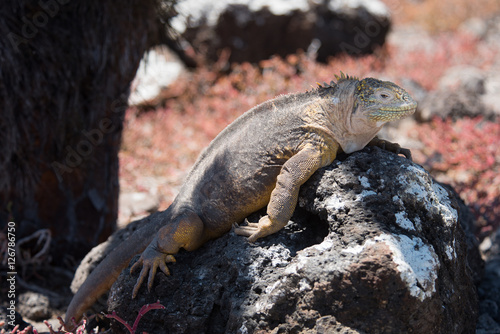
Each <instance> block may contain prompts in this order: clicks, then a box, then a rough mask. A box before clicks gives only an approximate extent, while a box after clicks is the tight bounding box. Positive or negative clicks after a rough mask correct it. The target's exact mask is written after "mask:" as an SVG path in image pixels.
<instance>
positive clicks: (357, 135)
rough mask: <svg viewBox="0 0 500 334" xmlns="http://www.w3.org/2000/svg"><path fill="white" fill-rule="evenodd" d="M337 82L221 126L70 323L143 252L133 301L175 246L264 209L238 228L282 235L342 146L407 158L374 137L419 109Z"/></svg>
mask: <svg viewBox="0 0 500 334" xmlns="http://www.w3.org/2000/svg"><path fill="white" fill-rule="evenodd" d="M335 77H336V79H337V82H334V81H332V82H331V83H330V84H324V85H319V87H317V88H315V89H313V90H310V91H307V92H305V93H296V94H289V95H282V96H279V97H277V98H275V99H272V100H269V101H267V102H264V103H262V104H260V105H258V106H256V107H254V108H252V109H250V110H249V111H247V112H246V113H244V114H243V115H242V116H240V117H239V118H238V119H236V120H235V121H234V122H233V123H232V124H230V125H229V126H228V127H226V128H225V129H224V130H223V131H222V132H221V133H220V134H219V135H218V136H217V137H216V138H215V139H214V140H213V141H212V142H211V143H210V145H209V146H208V147H207V148H206V149H205V150H204V151H203V152H202V153H201V155H200V157H199V158H198V160H197V161H196V163H195V164H194V166H193V168H192V169H191V171H190V173H189V174H188V176H187V178H186V180H185V182H184V184H183V186H182V187H181V189H180V191H179V195H178V196H177V197H176V198H175V200H174V201H173V203H172V205H171V206H170V207H169V208H168V209H167V210H165V211H164V212H162V213H161V215H162V216H163V218H162V221H161V222H160V223H158V222H156V223H154V224H149V225H148V224H146V225H145V226H143V227H141V228H140V229H138V230H137V231H136V232H134V234H133V235H131V236H130V237H129V238H128V239H127V240H126V241H124V242H123V243H122V244H121V245H120V246H119V247H117V248H116V249H114V250H113V251H112V252H111V253H110V254H109V255H108V256H107V257H106V258H105V259H104V260H103V261H102V262H101V263H100V264H99V265H98V266H97V267H96V269H95V270H94V271H93V272H92V273H91V274H90V275H89V277H88V278H87V280H86V281H85V282H84V283H83V285H82V286H81V287H80V289H79V290H78V292H77V293H76V295H75V296H74V298H73V300H72V301H71V304H70V305H69V307H68V311H67V313H66V323H69V322H68V321H69V320H70V319H71V318H72V317H75V318H76V319H77V320H78V319H79V318H80V317H81V314H82V313H83V312H84V311H85V310H86V309H87V308H88V307H90V306H91V305H92V304H93V303H94V302H95V301H96V300H97V298H98V297H99V296H100V295H102V294H103V293H105V292H106V291H107V290H108V289H109V288H110V287H111V285H112V284H113V282H114V281H115V280H116V278H117V277H118V275H119V274H120V272H121V271H122V270H123V269H124V268H125V267H126V266H127V265H128V263H129V261H130V260H131V259H132V258H133V256H134V255H136V254H139V253H140V252H142V255H141V256H140V258H139V260H138V261H137V262H136V263H135V264H134V265H133V266H132V268H131V270H130V272H131V273H132V272H134V271H136V270H137V269H140V268H142V269H141V272H140V274H139V277H138V279H137V283H136V285H135V287H134V290H133V294H132V298H134V297H135V296H136V295H137V293H138V291H139V288H140V287H141V285H142V283H143V281H144V280H145V279H146V277H147V278H148V284H147V286H148V290H150V289H151V287H152V284H153V280H154V277H155V274H156V271H157V269H158V268H160V270H161V271H163V272H164V273H165V274H166V275H169V274H170V272H169V269H168V268H167V265H166V263H169V262H175V258H174V256H173V255H174V254H176V253H177V252H178V251H179V249H180V248H184V249H185V250H188V251H192V250H195V249H197V248H198V247H200V246H201V245H203V244H204V243H205V242H207V241H208V240H210V239H214V238H217V237H220V236H222V235H223V234H225V233H227V232H228V231H230V230H231V228H232V227H233V224H234V223H236V222H241V221H242V220H243V219H244V218H245V217H247V216H248V215H249V214H251V213H253V212H255V211H257V210H259V209H261V208H263V207H265V206H266V205H267V215H266V216H264V217H262V218H261V219H260V220H259V222H258V223H255V224H248V226H237V227H236V228H235V229H234V231H235V232H236V233H237V234H239V235H244V236H248V240H249V241H250V242H254V241H256V240H257V239H259V238H263V237H265V236H268V235H270V234H273V233H275V232H278V231H279V230H281V229H282V228H283V227H284V226H285V225H286V224H287V223H288V221H289V219H290V218H291V216H292V213H293V211H294V209H295V206H296V204H297V198H298V193H299V187H300V186H301V185H302V184H303V183H304V182H305V181H306V180H307V179H308V178H309V177H310V176H311V175H312V174H313V173H314V172H315V171H316V170H317V169H318V168H321V167H324V166H327V165H329V164H331V163H332V162H333V160H334V159H335V157H336V156H337V153H338V152H339V151H340V150H342V151H343V152H345V153H351V152H354V151H357V150H361V149H362V148H363V147H365V146H366V145H382V146H385V148H386V149H389V150H390V151H392V152H395V153H402V154H404V155H405V156H406V157H407V158H411V155H410V151H409V150H407V149H402V148H401V147H400V146H399V145H398V144H394V143H389V142H385V141H381V140H379V139H378V138H376V137H375V135H376V134H377V132H378V131H379V130H380V128H381V127H382V125H383V124H384V123H386V122H388V121H391V120H395V119H399V118H402V117H404V116H408V115H411V114H413V113H414V112H415V109H416V106H417V104H416V102H415V101H414V100H413V99H412V98H411V96H410V95H409V94H408V93H407V92H406V91H404V90H403V89H402V88H400V87H399V86H397V85H395V84H394V83H392V82H389V81H381V80H378V79H374V78H365V79H362V80H359V79H357V78H355V77H350V76H348V75H345V74H343V73H342V72H341V75H340V76H335Z"/></svg>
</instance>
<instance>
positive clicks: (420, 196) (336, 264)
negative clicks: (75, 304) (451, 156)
mask: <svg viewBox="0 0 500 334" xmlns="http://www.w3.org/2000/svg"><path fill="white" fill-rule="evenodd" d="M465 211H466V207H465V206H463V205H461V203H460V201H459V199H458V198H457V196H456V194H455V193H454V192H452V191H450V190H449V189H448V188H447V187H445V186H443V185H441V184H439V183H438V182H436V181H434V180H433V179H432V178H431V177H430V175H429V174H428V173H427V172H426V171H425V170H424V169H423V168H422V167H420V166H418V165H416V164H413V163H412V162H410V161H408V160H406V159H404V158H402V157H398V156H396V155H394V154H392V153H389V152H385V151H382V150H380V149H378V148H367V149H365V150H363V151H361V152H357V153H354V154H352V155H349V156H343V157H341V158H340V160H336V161H335V162H334V163H333V164H332V165H330V166H328V167H326V168H323V169H321V170H319V171H318V172H317V173H315V174H314V176H313V177H312V178H311V179H310V180H309V181H308V182H307V183H306V184H304V185H303V186H302V189H301V193H300V199H299V205H298V207H297V209H296V211H295V214H294V216H293V217H292V221H291V222H290V223H289V224H288V225H287V227H286V228H285V229H283V230H282V231H280V232H278V233H276V234H275V235H272V236H269V237H266V238H264V239H263V240H259V241H257V242H256V243H254V244H250V243H248V241H247V240H246V239H245V238H243V237H241V236H236V235H235V234H234V233H232V232H231V233H228V234H226V235H225V236H223V237H221V238H219V239H217V240H214V241H211V242H208V243H207V244H205V245H204V246H203V247H202V248H201V249H199V250H197V251H194V252H180V253H179V254H178V255H177V256H176V259H177V263H175V264H171V265H170V266H169V267H170V270H171V273H172V275H171V276H169V277H167V276H165V275H164V274H163V273H161V272H159V273H157V274H156V278H155V281H154V285H153V289H152V290H151V292H150V293H148V292H147V289H146V288H145V287H142V288H141V290H140V292H139V295H138V296H137V297H136V299H134V300H132V299H131V292H132V289H133V286H134V284H135V281H136V279H137V274H135V275H132V276H131V275H129V274H128V270H125V271H124V272H123V273H122V275H121V276H120V277H119V278H118V280H117V282H116V283H115V284H114V285H113V287H112V289H111V291H110V296H109V299H108V306H109V312H112V311H115V312H116V314H117V315H118V316H120V317H122V318H123V319H124V320H126V321H127V322H128V323H129V324H132V323H133V322H134V320H135V319H136V317H137V315H138V312H139V310H140V309H141V307H142V306H143V305H145V304H152V303H154V302H156V301H158V300H159V301H160V302H161V304H162V305H164V306H165V309H158V310H152V311H149V312H148V313H147V314H145V315H143V314H142V313H143V312H142V313H140V315H143V317H142V320H141V321H140V323H139V327H138V330H137V332H140V333H142V332H143V331H146V332H148V333H259V332H260V333H264V332H265V333H291V332H293V333H332V332H338V333H409V332H411V333H472V332H474V330H475V328H476V320H477V314H478V302H477V295H476V289H475V286H474V282H473V281H474V279H473V276H474V273H473V269H471V267H472V268H477V266H471V265H473V264H474V263H473V262H477V261H480V260H478V258H479V256H478V250H477V247H475V245H476V244H475V243H474V242H473V241H472V242H471V240H473V237H472V236H468V238H466V236H465V233H464V229H462V227H461V224H463V225H464V227H466V231H469V230H470V226H468V225H469V224H470V223H471V221H470V215H469V216H468V215H467V212H465ZM261 214H262V213H261ZM258 218H259V213H256V214H254V216H251V217H250V218H249V220H251V221H253V220H257V219H258ZM475 270H478V269H475ZM112 326H113V332H114V333H126V332H127V330H126V329H125V328H124V327H123V325H122V324H120V323H118V322H115V321H113V325H112Z"/></svg>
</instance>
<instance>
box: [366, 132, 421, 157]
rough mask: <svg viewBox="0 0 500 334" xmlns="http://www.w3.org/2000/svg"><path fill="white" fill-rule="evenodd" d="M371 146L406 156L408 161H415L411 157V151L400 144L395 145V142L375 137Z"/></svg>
mask: <svg viewBox="0 0 500 334" xmlns="http://www.w3.org/2000/svg"><path fill="white" fill-rule="evenodd" d="M369 145H371V146H377V147H380V148H381V149H383V150H386V151H389V152H392V153H396V154H402V155H404V156H405V158H406V159H408V160H410V161H413V159H412V157H411V151H410V150H409V149H407V148H403V147H401V146H400V145H399V144H398V143H393V142H390V141H387V140H383V139H379V138H377V137H375V138H373V139H372V141H371V142H370V143H369Z"/></svg>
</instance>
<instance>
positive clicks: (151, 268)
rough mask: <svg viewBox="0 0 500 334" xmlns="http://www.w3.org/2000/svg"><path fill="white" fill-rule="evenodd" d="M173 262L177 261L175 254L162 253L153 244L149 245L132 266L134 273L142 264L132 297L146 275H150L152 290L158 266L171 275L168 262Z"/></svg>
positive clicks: (149, 284) (149, 285)
mask: <svg viewBox="0 0 500 334" xmlns="http://www.w3.org/2000/svg"><path fill="white" fill-rule="evenodd" d="M172 262H175V258H174V256H173V255H170V254H165V253H161V252H159V251H157V250H155V249H154V248H152V247H151V246H148V248H146V250H145V251H144V252H143V253H142V254H141V257H140V258H139V260H138V261H137V262H136V263H134V265H133V266H132V268H130V273H131V274H132V273H134V272H135V271H136V270H137V269H138V268H140V267H141V266H142V269H141V273H140V274H139V278H137V283H136V284H135V286H134V291H133V292H132V299H133V298H135V297H136V296H137V293H138V292H139V288H140V287H141V285H142V282H144V279H145V278H146V276H148V291H151V288H152V287H153V281H154V278H155V275H156V270H157V269H158V267H159V268H160V269H161V271H163V273H164V274H165V275H167V276H169V275H170V271H169V270H168V268H167V265H166V263H172ZM148 273H149V275H148Z"/></svg>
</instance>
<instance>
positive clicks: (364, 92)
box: [320, 72, 417, 153]
mask: <svg viewBox="0 0 500 334" xmlns="http://www.w3.org/2000/svg"><path fill="white" fill-rule="evenodd" d="M336 78H337V82H336V83H335V82H331V83H330V85H325V86H321V87H320V89H321V92H322V96H324V97H326V98H327V99H328V100H329V101H330V103H332V105H333V106H334V107H333V108H332V113H331V124H332V131H333V133H334V137H335V139H336V140H337V142H338V143H339V144H340V146H341V147H342V149H343V150H344V152H346V153H351V152H354V151H357V150H360V149H362V148H363V147H364V146H365V145H366V144H367V143H368V142H369V141H370V140H371V139H373V137H375V135H376V134H377V132H378V131H379V130H380V128H381V127H382V125H384V123H386V122H389V121H393V120H396V119H399V118H402V117H405V116H409V115H411V114H413V113H414V112H415V110H416V108H417V103H416V102H415V100H413V98H412V97H411V96H410V95H409V94H408V93H407V92H406V91H405V90H404V89H403V88H401V87H399V86H398V85H396V84H394V83H392V82H390V81H382V80H378V79H374V78H365V79H362V80H359V79H358V78H356V77H350V76H348V75H345V74H344V73H342V72H341V75H340V76H336Z"/></svg>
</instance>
